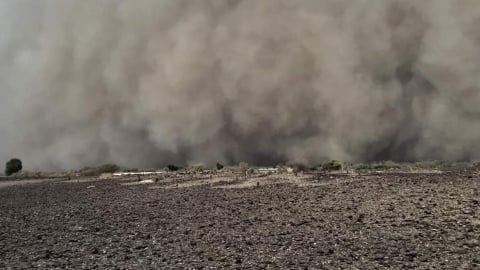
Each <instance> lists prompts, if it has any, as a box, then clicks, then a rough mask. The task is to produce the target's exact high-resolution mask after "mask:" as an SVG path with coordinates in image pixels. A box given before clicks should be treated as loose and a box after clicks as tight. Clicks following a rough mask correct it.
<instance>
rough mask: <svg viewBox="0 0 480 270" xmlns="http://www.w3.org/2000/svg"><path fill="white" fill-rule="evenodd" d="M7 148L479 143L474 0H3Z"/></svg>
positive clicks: (156, 156) (471, 153) (153, 157)
mask: <svg viewBox="0 0 480 270" xmlns="http://www.w3.org/2000/svg"><path fill="white" fill-rule="evenodd" d="M0 18H1V23H0V132H1V133H0V159H1V160H6V159H7V158H9V157H13V156H17V157H19V158H21V159H22V160H24V163H25V164H26V165H27V167H30V168H35V167H38V168H45V169H64V168H74V167H79V166H83V165H89V164H94V163H96V162H115V163H119V164H123V165H129V166H143V167H145V166H157V165H161V164H164V163H165V162H184V163H193V162H207V163H208V162H213V161H222V162H231V163H233V162H238V161H247V162H250V163H258V164H264V163H274V162H278V161H284V160H304V161H311V162H314V161H316V160H320V159H323V158H336V159H341V160H352V161H353V160H374V159H395V160H413V159H475V158H479V157H480V3H479V1H477V0H425V1H417V0H398V1H395V0H356V1H352V0H258V1H257V0H255V1H254V0H195V1H193V0H185V1H184V0H135V1H133V0H115V1H108V0H101V1H99V0H3V1H0Z"/></svg>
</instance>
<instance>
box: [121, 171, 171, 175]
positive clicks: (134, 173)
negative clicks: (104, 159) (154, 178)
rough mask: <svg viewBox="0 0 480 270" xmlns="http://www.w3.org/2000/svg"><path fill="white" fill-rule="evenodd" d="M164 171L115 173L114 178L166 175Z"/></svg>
mask: <svg viewBox="0 0 480 270" xmlns="http://www.w3.org/2000/svg"><path fill="white" fill-rule="evenodd" d="M165 173H166V172H164V171H159V172H118V173H114V174H113V176H135V175H142V176H143V175H158V174H165Z"/></svg>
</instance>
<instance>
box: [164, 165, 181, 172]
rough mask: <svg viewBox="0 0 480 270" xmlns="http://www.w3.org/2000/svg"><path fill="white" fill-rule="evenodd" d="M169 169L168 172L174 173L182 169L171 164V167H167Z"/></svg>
mask: <svg viewBox="0 0 480 270" xmlns="http://www.w3.org/2000/svg"><path fill="white" fill-rule="evenodd" d="M167 168H168V170H170V171H172V172H176V171H178V170H180V169H181V168H182V167H180V166H177V165H173V164H169V165H167Z"/></svg>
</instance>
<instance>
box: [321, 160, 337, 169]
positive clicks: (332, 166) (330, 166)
mask: <svg viewBox="0 0 480 270" xmlns="http://www.w3.org/2000/svg"><path fill="white" fill-rule="evenodd" d="M341 169H342V163H341V162H340V161H338V160H330V161H329V162H326V163H324V164H322V170H324V171H339V170H341Z"/></svg>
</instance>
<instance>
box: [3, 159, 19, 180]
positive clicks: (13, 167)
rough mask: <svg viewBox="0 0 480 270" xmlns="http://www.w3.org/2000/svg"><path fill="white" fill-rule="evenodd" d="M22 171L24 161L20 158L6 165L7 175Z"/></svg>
mask: <svg viewBox="0 0 480 270" xmlns="http://www.w3.org/2000/svg"><path fill="white" fill-rule="evenodd" d="M21 170H22V161H21V160H20V159H18V158H12V159H10V160H9V161H8V162H7V164H5V174H6V175H8V176H9V175H12V174H14V173H17V172H19V171H21Z"/></svg>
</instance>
